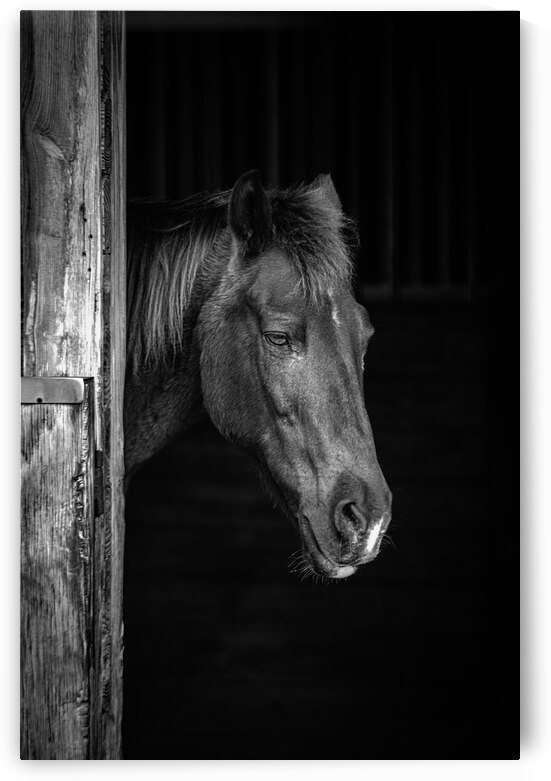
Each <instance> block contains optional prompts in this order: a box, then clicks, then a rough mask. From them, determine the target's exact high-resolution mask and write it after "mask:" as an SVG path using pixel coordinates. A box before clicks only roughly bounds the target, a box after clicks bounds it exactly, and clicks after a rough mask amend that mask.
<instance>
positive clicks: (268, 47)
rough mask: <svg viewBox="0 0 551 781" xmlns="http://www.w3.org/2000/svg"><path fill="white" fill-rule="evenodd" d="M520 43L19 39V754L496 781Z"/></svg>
mask: <svg viewBox="0 0 551 781" xmlns="http://www.w3.org/2000/svg"><path fill="white" fill-rule="evenodd" d="M520 27H521V18H520V12H519V11H518V10H516V11H515V10H495V9H489V8H488V9H487V10H482V11H472V10H448V11H444V10H431V11H428V10H422V9H421V8H420V9H419V10H415V11H413V10H410V11H399V10H377V11H375V10H350V11H349V10H337V9H332V10H322V9H321V8H320V10H302V9H300V8H299V7H297V10H293V11H290V10H274V9H270V10H264V9H262V10H260V8H259V9H254V10H238V9H237V8H236V10H200V8H199V7H198V8H196V9H195V10H153V9H151V10H137V9H136V10H125V11H120V10H112V11H111V10H102V11H89V10H87V11H84V10H82V11H81V10H78V11H76V10H73V11H70V10H61V11H53V10H52V11H43V10H37V11H31V10H28V11H22V12H21V17H20V36H21V37H20V56H21V70H20V86H21V98H20V100H21V102H20V109H21V117H20V130H21V190H20V192H21V378H22V379H21V519H20V520H21V540H20V542H21V560H20V567H21V590H20V603H21V646H20V652H21V670H20V685H21V703H20V705H21V722H20V758H21V759H24V760H52V759H53V760H67V759H71V760H97V759H101V760H119V759H124V760H156V761H158V760H223V761H228V760H255V761H259V760H312V758H314V757H316V758H319V759H321V760H339V761H342V760H354V761H357V760H518V759H519V756H520V729H521V725H520V710H521V708H520V686H521V680H520V672H519V664H520V658H519V643H520V635H519V621H520V612H521V611H520V588H519V583H520V569H519V533H520V530H519V516H520V506H519V502H520V498H519V487H518V481H519V477H518V475H519V451H518V446H517V434H518V423H519V415H518V410H519V391H518V376H519V374H518V360H519V346H520V345H519V274H520V267H521V227H520V218H519V213H520V209H521V203H520V198H521V182H520V162H521V156H520V155H521V153H520V143H521V129H520V112H519V101H520V100H521V68H520V63H521V43H520V41H521V38H520ZM521 522H522V519H521Z"/></svg>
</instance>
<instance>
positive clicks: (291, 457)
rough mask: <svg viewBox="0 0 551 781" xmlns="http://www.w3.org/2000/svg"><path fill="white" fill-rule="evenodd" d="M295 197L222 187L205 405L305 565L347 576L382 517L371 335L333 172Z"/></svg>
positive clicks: (248, 177) (387, 513) (375, 536)
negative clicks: (225, 193) (298, 546)
mask: <svg viewBox="0 0 551 781" xmlns="http://www.w3.org/2000/svg"><path fill="white" fill-rule="evenodd" d="M297 192H298V194H297V195H296V196H295V198H294V200H293V198H292V197H290V196H289V195H287V197H283V196H281V195H279V194H278V193H277V192H274V193H267V192H266V191H265V190H264V188H263V186H262V184H261V182H260V178H259V175H258V172H256V171H252V172H249V173H247V174H244V175H243V176H242V177H241V178H240V179H239V180H238V181H237V183H236V184H235V186H234V187H233V189H232V192H231V196H230V201H229V206H228V224H229V229H230V231H231V247H232V249H231V258H230V261H229V263H228V264H227V267H226V268H225V270H224V271H223V272H222V275H221V278H220V280H219V284H218V285H217V286H216V288H215V289H214V291H213V293H212V295H210V297H209V298H208V299H207V301H206V302H205V303H204V304H203V307H202V309H201V313H200V316H199V321H198V330H197V335H198V342H199V350H200V367H201V386H202V393H203V403H204V405H205V408H206V410H207V412H208V414H209V416H210V418H211V420H212V421H213V423H214V424H215V425H216V426H217V428H218V429H219V430H220V431H221V432H222V433H223V434H224V435H225V436H226V437H228V438H229V439H230V440H232V441H233V442H235V443H236V444H237V445H238V446H240V447H242V448H243V449H245V450H246V451H248V452H249V453H250V454H251V455H252V456H253V457H254V458H255V459H256V460H257V461H258V463H259V464H260V465H261V468H262V471H263V473H264V474H265V475H266V477H267V481H268V483H269V484H270V486H271V488H272V490H273V492H274V493H275V495H276V496H277V498H278V499H279V502H280V504H281V505H282V507H283V508H284V509H285V511H286V512H287V514H289V515H290V516H291V518H292V519H294V521H295V522H296V524H297V526H298V529H299V530H300V534H301V537H302V546H303V554H302V555H303V558H304V560H305V563H306V564H307V566H308V567H309V568H310V569H311V570H312V571H314V572H316V573H319V574H321V575H324V576H326V577H329V578H345V577H348V576H349V575H351V574H353V573H354V572H355V571H356V569H357V567H358V566H359V565H361V564H364V563H366V562H368V561H371V560H372V559H373V558H375V556H376V555H377V553H378V551H379V547H380V543H381V540H382V538H383V535H384V533H385V530H386V528H387V526H388V524H389V521H390V517H391V493H390V491H389V489H388V486H387V484H386V481H385V478H384V477H383V474H382V471H381V468H380V466H379V464H378V461H377V456H376V452H375V445H374V441H373V434H372V430H371V425H370V422H369V418H368V415H367V411H366V408H365V401H364V391H363V361H364V355H365V351H366V348H367V345H368V342H369V340H370V338H371V336H372V334H373V330H374V329H373V326H372V325H371V322H370V320H369V316H368V313H367V311H366V310H365V309H364V307H363V306H361V305H360V304H359V303H358V302H357V301H356V300H355V298H354V296H353V294H352V289H351V283H350V277H351V274H350V258H349V252H348V248H347V244H346V241H345V239H344V238H343V231H344V226H345V224H346V218H345V217H344V215H343V213H342V208H341V204H340V201H339V198H338V195H337V193H336V191H335V188H334V186H333V183H332V181H331V178H330V177H329V176H324V177H318V179H316V180H315V181H314V183H313V184H312V185H310V186H309V187H307V188H303V189H302V190H300V191H297Z"/></svg>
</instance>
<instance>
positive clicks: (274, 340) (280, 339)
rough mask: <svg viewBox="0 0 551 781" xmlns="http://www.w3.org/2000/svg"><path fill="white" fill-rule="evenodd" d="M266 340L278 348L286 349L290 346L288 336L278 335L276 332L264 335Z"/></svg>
mask: <svg viewBox="0 0 551 781" xmlns="http://www.w3.org/2000/svg"><path fill="white" fill-rule="evenodd" d="M264 339H266V341H267V342H269V343H270V344H273V345H275V346H276V347H286V346H287V345H288V344H289V337H288V336H287V334H281V333H276V332H274V331H272V332H269V333H266V334H264Z"/></svg>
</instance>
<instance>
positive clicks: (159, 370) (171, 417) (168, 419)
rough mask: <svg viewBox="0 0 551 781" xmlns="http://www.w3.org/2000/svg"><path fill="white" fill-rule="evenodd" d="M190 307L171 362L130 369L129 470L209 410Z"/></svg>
mask: <svg viewBox="0 0 551 781" xmlns="http://www.w3.org/2000/svg"><path fill="white" fill-rule="evenodd" d="M197 314H198V312H197V310H196V311H195V312H194V313H192V312H190V313H189V315H188V317H187V318H186V322H185V327H184V334H185V336H184V340H183V344H182V347H181V349H179V351H178V353H177V354H176V355H174V357H173V359H172V360H170V361H167V363H166V364H164V363H161V362H159V363H158V364H153V365H151V366H150V367H148V368H147V370H145V371H140V372H138V373H134V372H133V371H132V369H131V368H130V367H129V368H128V369H127V378H126V387H125V426H124V428H125V460H126V473H127V475H130V474H131V473H132V472H133V471H135V469H136V467H138V466H139V465H140V464H141V463H143V462H144V461H147V460H148V459H149V458H151V456H153V455H155V453H157V452H158V451H159V450H161V449H162V448H163V447H164V446H165V445H167V444H168V443H169V442H170V441H171V440H173V439H174V438H175V437H177V436H178V435H179V434H181V433H182V432H183V431H185V430H186V429H187V428H189V426H191V425H192V424H193V423H194V422H195V421H196V420H198V419H199V418H200V417H201V416H202V415H204V411H203V406H202V394H201V380H200V368H199V348H198V345H197V341H196V337H195V334H194V329H195V325H196V319H197Z"/></svg>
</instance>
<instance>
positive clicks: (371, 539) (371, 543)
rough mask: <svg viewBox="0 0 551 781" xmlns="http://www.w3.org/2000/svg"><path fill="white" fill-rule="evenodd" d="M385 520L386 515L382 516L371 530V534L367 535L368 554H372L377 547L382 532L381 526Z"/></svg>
mask: <svg viewBox="0 0 551 781" xmlns="http://www.w3.org/2000/svg"><path fill="white" fill-rule="evenodd" d="M384 519H385V516H384V515H381V517H380V518H379V520H378V521H377V523H376V524H375V526H374V527H373V528H372V529H371V531H370V532H369V534H368V535H367V544H366V550H367V552H368V553H371V551H372V550H373V548H374V547H375V545H376V544H377V540H378V539H379V533H380V531H381V526H382V525H383V521H384Z"/></svg>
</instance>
